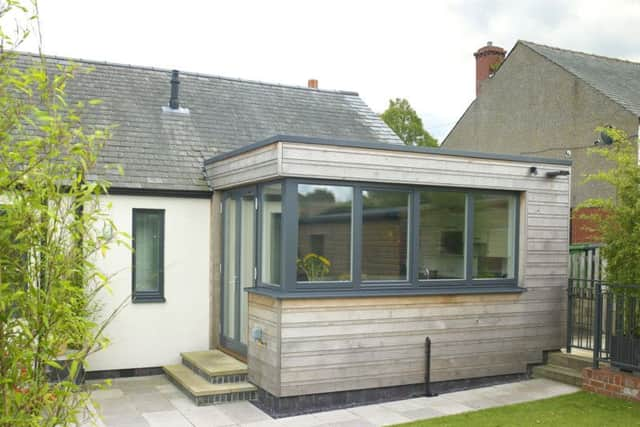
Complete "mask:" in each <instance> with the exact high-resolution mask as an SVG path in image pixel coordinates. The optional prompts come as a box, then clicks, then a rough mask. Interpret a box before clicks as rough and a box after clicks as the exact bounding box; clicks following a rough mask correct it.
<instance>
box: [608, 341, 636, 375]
mask: <svg viewBox="0 0 640 427" xmlns="http://www.w3.org/2000/svg"><path fill="white" fill-rule="evenodd" d="M610 356H611V366H614V367H616V368H619V369H621V370H624V371H635V372H640V336H637V335H613V336H611V351H610Z"/></svg>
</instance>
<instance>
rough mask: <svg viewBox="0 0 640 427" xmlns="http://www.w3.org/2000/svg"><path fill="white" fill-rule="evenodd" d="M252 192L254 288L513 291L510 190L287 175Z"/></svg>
mask: <svg viewBox="0 0 640 427" xmlns="http://www.w3.org/2000/svg"><path fill="white" fill-rule="evenodd" d="M259 192H260V197H259V199H258V204H259V206H258V211H259V212H260V215H259V216H260V218H259V219H260V224H259V229H260V233H259V239H260V241H259V245H258V248H257V249H258V252H259V254H258V255H259V257H258V258H259V265H260V268H259V269H258V270H259V273H260V274H259V275H260V281H259V286H263V285H276V286H278V287H280V289H279V290H277V291H276V290H268V289H265V290H264V292H269V293H270V292H285V293H288V292H296V291H300V292H309V294H310V295H311V294H312V293H313V292H316V291H317V292H320V293H321V292H329V293H331V292H342V291H348V290H352V291H354V292H356V293H357V292H362V293H377V292H383V293H390V292H403V290H406V291H407V292H409V291H410V292H415V293H417V294H421V293H423V292H424V293H438V292H440V291H442V292H445V293H446V292H448V291H449V290H451V292H455V293H464V292H467V291H469V292H484V291H485V290H486V291H487V292H495V291H497V290H499V291H502V290H504V291H505V292H520V291H521V290H520V289H519V288H518V287H517V284H518V280H517V272H518V266H517V259H518V258H517V252H518V238H519V237H518V227H519V225H518V216H519V206H518V201H519V195H518V194H517V193H515V192H508V191H497V190H495V191H494V190H474V189H458V188H456V189H453V188H444V187H427V186H408V185H406V186H401V185H382V184H380V185H378V184H373V183H359V182H351V183H342V182H340V181H322V180H307V179H305V180H302V179H301V180H297V179H294V178H287V179H284V180H282V181H279V182H277V183H265V184H262V185H261V186H260V189H259ZM265 288H268V286H266V287H265ZM261 291H262V290H261Z"/></svg>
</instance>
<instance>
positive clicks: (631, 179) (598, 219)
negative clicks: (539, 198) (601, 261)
mask: <svg viewBox="0 0 640 427" xmlns="http://www.w3.org/2000/svg"><path fill="white" fill-rule="evenodd" d="M596 131H597V132H598V133H603V134H604V135H606V136H608V138H606V137H605V138H603V140H604V139H606V140H608V141H611V144H606V145H603V146H599V147H596V148H592V149H591V150H590V153H591V154H595V155H598V156H600V157H602V158H603V159H604V160H606V161H608V162H610V163H611V164H612V165H613V167H611V168H610V169H606V170H600V171H597V172H594V173H591V174H588V175H587V177H586V179H585V183H586V182H601V183H606V184H609V185H610V186H611V187H612V189H613V191H612V192H611V196H609V197H605V198H593V199H589V200H586V201H585V202H583V203H582V204H581V205H580V206H579V207H578V208H577V209H576V212H580V209H582V208H595V210H593V211H592V213H590V214H580V213H578V215H580V216H581V217H582V218H584V219H586V220H588V222H589V223H591V224H593V227H594V228H595V230H593V231H596V232H597V233H598V234H599V235H600V236H601V239H602V242H603V243H604V247H603V248H602V255H603V256H604V258H605V259H606V260H607V266H606V275H607V281H608V282H611V283H613V284H621V285H629V284H638V283H640V166H639V165H638V159H637V152H638V145H637V141H632V140H631V138H629V137H628V136H627V134H626V133H625V132H624V131H621V130H618V129H614V128H610V127H601V128H598V129H596ZM609 138H610V139H609Z"/></svg>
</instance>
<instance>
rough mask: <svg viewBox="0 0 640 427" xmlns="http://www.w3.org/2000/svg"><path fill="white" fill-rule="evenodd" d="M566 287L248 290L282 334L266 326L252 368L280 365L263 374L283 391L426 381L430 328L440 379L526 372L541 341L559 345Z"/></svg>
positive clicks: (256, 308)
mask: <svg viewBox="0 0 640 427" xmlns="http://www.w3.org/2000/svg"><path fill="white" fill-rule="evenodd" d="M559 291H560V292H559ZM561 291H562V288H561V287H560V286H557V287H550V288H547V289H545V288H537V289H536V290H535V291H533V292H531V293H529V292H526V293H524V294H515V295H514V294H508V295H466V296H413V297H409V296H406V297H375V298H335V299H302V300H301V299H296V300H276V299H271V298H269V297H264V296H256V295H250V307H249V311H250V314H249V316H250V323H251V324H252V325H253V326H259V327H261V328H263V329H265V332H266V330H269V329H270V328H272V327H273V326H272V325H275V324H276V323H277V324H279V336H277V335H278V332H277V331H274V332H273V333H274V336H271V335H270V334H266V335H267V337H266V338H265V341H266V343H265V345H264V346H263V348H261V349H258V348H256V347H255V346H254V344H252V345H251V347H250V351H249V354H250V355H251V353H252V350H258V351H259V353H258V354H257V355H254V356H253V357H257V358H259V359H260V365H259V366H258V367H251V361H250V363H249V365H250V375H252V373H253V378H257V376H258V375H262V378H263V379H264V377H265V376H267V375H266V374H265V373H260V374H259V373H258V372H257V371H259V370H263V369H269V375H277V373H279V379H278V380H279V384H278V385H277V386H268V385H267V384H265V383H262V382H258V383H257V384H258V385H259V386H260V387H261V388H264V389H267V390H268V391H269V392H271V393H273V394H274V395H276V396H296V395H304V394H314V393H327V392H336V391H344V390H357V389H366V388H377V387H388V386H398V385H405V384H417V383H421V382H423V381H424V357H425V356H424V339H425V337H426V336H429V337H431V340H432V352H433V354H432V365H431V366H432V381H434V382H438V381H451V380H459V379H467V378H476V377H488V376H495V375H506V374H516V373H524V372H526V369H527V364H528V363H540V362H541V361H542V353H543V351H545V350H550V349H557V348H560V347H561V345H562V338H563V337H562V328H564V321H565V311H564V300H563V298H562V293H561ZM269 300H271V301H272V303H271V304H269V303H267V301H269ZM266 306H269V307H271V310H269V314H268V315H267V314H266V313H265V311H266V310H265V307H266ZM278 310H279V315H278V314H277V313H276V312H277V311H278ZM266 317H269V318H270V319H271V320H269V321H268V322H267V321H266V319H265V320H262V318H266ZM261 322H262V323H261ZM269 348H270V349H271V350H272V351H273V354H271V355H270V356H267V355H265V349H269ZM278 364H279V367H276V365H278ZM269 381H270V382H275V381H274V379H273V378H271V379H269ZM269 388H271V390H269Z"/></svg>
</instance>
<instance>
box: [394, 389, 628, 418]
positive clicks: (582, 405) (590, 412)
mask: <svg viewBox="0 0 640 427" xmlns="http://www.w3.org/2000/svg"><path fill="white" fill-rule="evenodd" d="M398 426H402V427H431V426H438V427H473V426H482V427H502V426H523V427H526V426H554V427H556V426H580V427H588V426H616V427H618V426H619V427H623V426H640V403H635V402H627V401H624V400H619V399H613V398H610V397H605V396H601V395H599V394H593V393H587V392H584V391H579V392H577V393H572V394H567V395H563V396H559V397H553V398H550V399H543V400H536V401H533V402H527V403H519V404H516V405H509V406H502V407H498V408H490V409H483V410H481V411H474V412H466V413H463V414H458V415H451V416H446V417H438V418H431V419H428V420H423V421H415V422H412V423H407V424H399V425H398Z"/></svg>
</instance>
